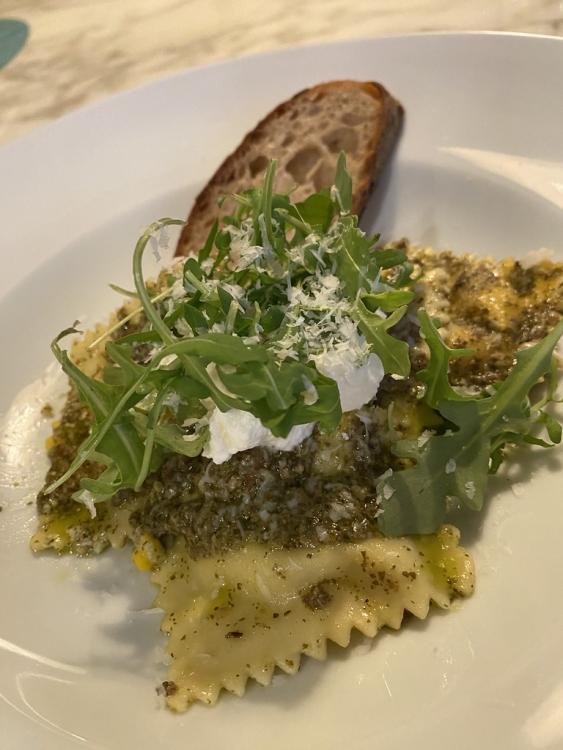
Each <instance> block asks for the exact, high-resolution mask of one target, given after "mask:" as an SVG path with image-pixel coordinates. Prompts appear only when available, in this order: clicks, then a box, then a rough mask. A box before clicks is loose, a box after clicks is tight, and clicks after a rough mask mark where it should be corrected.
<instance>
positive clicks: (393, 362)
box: [354, 297, 411, 378]
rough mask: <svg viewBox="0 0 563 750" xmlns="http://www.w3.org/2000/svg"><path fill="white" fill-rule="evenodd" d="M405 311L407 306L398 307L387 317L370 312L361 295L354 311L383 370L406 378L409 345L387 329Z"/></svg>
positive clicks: (397, 320) (401, 316)
mask: <svg viewBox="0 0 563 750" xmlns="http://www.w3.org/2000/svg"><path fill="white" fill-rule="evenodd" d="M406 312H407V307H406V306H403V307H398V308H397V309H396V310H395V311H394V312H392V313H391V315H389V316H388V317H385V316H383V317H382V316H380V315H378V314H377V313H373V312H370V310H369V309H368V308H367V307H366V305H365V304H364V302H363V300H362V298H361V297H359V298H358V300H357V302H356V305H355V308H354V313H355V316H356V318H357V321H358V325H359V327H360V330H361V332H362V333H363V334H364V336H365V337H366V339H367V341H369V343H370V345H371V348H372V350H373V352H374V353H375V354H377V356H378V357H379V359H380V360H381V362H382V364H383V367H384V369H385V372H387V373H393V374H395V375H400V376H401V377H403V378H406V377H407V376H408V374H409V373H410V369H411V363H410V357H409V345H408V344H407V343H406V341H400V340H399V339H396V338H395V337H394V336H391V334H389V333H387V331H388V330H389V329H390V328H392V327H393V326H394V325H396V324H397V323H398V322H399V321H400V320H401V318H403V316H404V315H405V313H406Z"/></svg>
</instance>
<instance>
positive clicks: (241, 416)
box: [202, 409, 314, 464]
mask: <svg viewBox="0 0 563 750" xmlns="http://www.w3.org/2000/svg"><path fill="white" fill-rule="evenodd" d="M313 427H314V424H312V423H310V424H300V425H296V426H295V427H292V428H291V430H290V431H289V434H288V436H287V437H285V438H280V437H276V436H275V435H273V434H272V432H271V431H270V430H269V429H268V428H267V427H264V425H263V424H262V422H261V421H260V420H259V419H258V418H257V417H255V416H254V415H253V414H250V413H249V412H247V411H240V410H239V409H229V411H224V412H223V411H221V410H220V409H214V410H213V411H212V413H211V416H210V418H209V440H208V441H207V445H206V446H205V448H204V449H203V453H202V455H203V456H205V458H210V459H211V460H212V461H213V463H215V464H222V463H224V462H225V461H228V460H229V459H230V458H231V456H233V455H234V454H235V453H239V452H240V451H245V450H249V449H250V448H257V447H258V446H264V447H266V448H271V449H272V450H277V451H292V450H293V449H294V448H296V447H297V446H298V445H299V443H302V442H303V440H305V439H306V438H308V437H309V435H311V433H312V432H313Z"/></svg>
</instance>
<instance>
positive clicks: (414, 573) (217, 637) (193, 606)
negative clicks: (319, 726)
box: [153, 526, 474, 711]
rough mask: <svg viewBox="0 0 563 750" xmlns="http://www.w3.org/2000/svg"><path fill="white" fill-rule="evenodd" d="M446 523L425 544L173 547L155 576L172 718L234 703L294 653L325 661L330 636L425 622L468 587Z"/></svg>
mask: <svg viewBox="0 0 563 750" xmlns="http://www.w3.org/2000/svg"><path fill="white" fill-rule="evenodd" d="M458 540H459V532H458V530H457V529H455V528H454V527H452V526H444V527H442V528H441V530H440V531H439V532H438V533H437V534H435V535H432V536H428V537H418V538H399V539H390V538H385V537H376V538H374V539H370V540H366V541H363V542H358V543H349V544H336V545H325V546H323V547H320V548H317V549H315V550H307V549H294V550H280V549H278V550H275V549H268V548H267V547H264V546H259V545H253V546H248V547H246V548H244V549H242V550H239V551H236V552H231V553H228V554H225V555H223V556H221V557H204V558H200V559H198V560H190V559H189V558H188V556H187V555H186V553H185V551H184V549H183V546H182V543H181V542H178V543H177V544H176V546H175V547H174V549H173V550H172V551H171V553H170V554H169V555H167V557H166V558H165V560H164V561H163V563H162V565H161V566H160V568H159V569H158V570H157V571H156V572H155V573H154V574H153V581H154V582H155V583H156V584H158V585H159V586H160V589H161V590H160V593H159V594H158V596H157V598H156V601H155V605H156V606H158V607H160V608H162V609H163V610H164V613H165V616H164V620H163V623H162V630H163V631H164V632H165V633H167V634H168V635H169V639H168V647H167V648H168V652H169V655H170V657H171V665H170V668H169V677H168V680H167V681H166V682H165V683H164V686H165V689H166V694H167V702H168V705H169V706H170V708H172V709H174V710H176V711H182V710H185V709H186V708H187V707H188V706H189V705H190V704H191V703H193V702H194V701H202V702H204V703H208V704H213V703H215V702H216V700H217V697H218V695H219V693H220V691H221V690H222V689H226V690H229V691H230V692H232V693H235V694H236V695H242V694H243V693H244V691H245V686H246V682H247V680H248V678H249V677H252V678H253V679H255V680H256V681H257V682H259V683H261V684H262V685H267V684H268V683H269V682H270V680H271V678H272V674H273V672H274V670H275V668H276V667H279V668H280V669H282V670H283V671H284V672H287V673H289V674H293V673H295V672H296V671H297V670H298V669H299V664H300V660H301V655H302V654H306V655H308V656H312V657H314V658H315V659H324V658H325V656H326V644H327V640H331V641H333V642H334V643H337V644H338V645H340V646H343V647H345V646H347V645H348V644H349V641H350V634H351V630H352V628H357V629H358V630H359V631H360V632H362V633H363V634H365V635H366V636H369V637H373V636H375V635H376V634H377V632H378V630H379V629H380V628H382V627H384V626H388V627H391V628H395V629H398V628H399V627H400V625H401V622H402V619H403V615H404V612H405V611H407V612H411V613H412V614H413V615H415V616H416V617H418V618H421V619H424V618H425V617H426V616H427V614H428V611H429V607H430V604H431V603H432V602H434V603H435V604H436V605H437V606H438V607H440V608H442V609H447V608H448V607H449V606H450V603H451V601H452V598H453V597H455V596H456V595H461V596H467V595H470V594H471V593H472V591H473V588H474V573H473V563H472V560H471V558H470V556H469V554H468V553H467V552H466V551H465V550H464V549H463V548H462V547H459V546H458Z"/></svg>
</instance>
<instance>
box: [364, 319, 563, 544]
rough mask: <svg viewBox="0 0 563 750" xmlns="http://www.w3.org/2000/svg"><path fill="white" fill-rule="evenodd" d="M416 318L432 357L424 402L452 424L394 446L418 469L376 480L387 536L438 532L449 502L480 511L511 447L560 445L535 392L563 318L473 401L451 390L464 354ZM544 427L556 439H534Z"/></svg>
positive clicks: (558, 430)
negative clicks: (454, 363) (451, 369)
mask: <svg viewBox="0 0 563 750" xmlns="http://www.w3.org/2000/svg"><path fill="white" fill-rule="evenodd" d="M419 320H420V323H421V327H422V331H423V333H424V335H425V337H426V341H427V343H428V345H429V347H430V353H431V354H430V362H429V364H428V367H427V368H426V369H425V370H423V371H422V372H421V373H419V379H420V380H421V381H422V382H424V383H425V384H426V395H425V398H426V400H427V403H429V404H430V405H431V406H433V405H435V406H436V408H437V410H438V412H439V413H440V414H441V415H442V417H443V418H444V419H445V420H446V423H447V425H449V426H448V428H447V429H446V431H445V432H444V433H443V434H438V435H431V436H422V437H421V438H419V439H415V440H402V441H399V442H398V443H397V444H396V445H395V453H396V454H397V456H399V457H403V458H407V459H410V460H412V461H413V462H414V466H412V467H410V468H407V469H404V470H402V471H397V472H395V473H393V474H392V475H391V476H389V477H384V478H382V479H381V481H380V482H379V485H378V497H379V502H380V507H381V510H382V513H381V516H380V518H379V527H380V529H381V531H382V532H383V533H384V534H387V535H389V536H400V535H402V534H411V533H416V534H428V533H431V532H433V531H435V530H436V529H437V528H438V527H439V525H440V524H441V523H442V522H443V520H444V518H445V516H446V511H447V508H448V504H449V503H458V504H461V505H465V506H466V507H468V508H470V509H472V510H480V509H481V508H482V506H483V502H484V494H485V489H486V486H487V480H488V474H489V472H491V471H492V472H494V471H496V470H497V469H498V466H499V465H500V462H501V461H502V456H503V450H504V448H505V447H506V446H508V445H518V444H519V443H524V442H526V443H532V444H536V445H541V446H551V445H553V444H554V443H558V442H559V441H560V440H561V428H560V426H559V424H558V422H557V421H556V420H555V419H554V418H553V417H552V416H550V415H548V414H547V412H545V411H544V410H543V406H545V399H542V400H541V401H539V402H538V403H536V404H532V403H531V401H530V391H531V390H532V389H533V387H534V386H535V385H536V384H537V383H538V381H540V379H541V378H542V377H543V376H544V375H546V374H548V373H550V372H551V368H552V358H553V351H554V348H555V346H556V345H557V342H558V341H559V339H560V338H561V336H562V335H563V321H561V322H560V323H559V324H558V325H557V326H556V327H555V328H554V329H553V330H552V331H551V332H550V333H549V334H548V335H547V336H546V337H545V338H544V339H543V340H541V341H540V342H539V343H537V344H535V345H534V346H532V347H530V348H528V349H523V350H522V351H520V352H518V354H517V355H516V363H515V365H514V367H513V368H512V370H511V371H510V373H509V374H508V376H507V377H506V379H505V380H504V381H503V382H501V383H500V384H499V385H498V386H497V387H496V388H495V390H494V392H493V393H492V394H491V395H488V396H484V397H481V398H476V397H471V396H464V395H462V394H460V393H458V392H456V391H454V389H453V388H452V387H451V385H450V383H449V380H448V374H447V371H448V364H449V360H450V359H451V358H452V357H455V356H464V355H465V354H467V352H466V351H462V350H457V351H456V350H451V349H448V347H446V346H445V345H444V343H443V342H442V341H441V339H440V337H439V334H438V332H437V329H436V327H435V326H434V325H433V323H432V321H431V320H430V318H429V317H428V315H427V314H426V313H425V312H423V311H421V312H419ZM541 427H545V428H546V431H547V434H548V437H549V439H550V441H551V442H549V443H548V442H546V441H544V440H541V439H539V438H537V437H536V436H535V432H536V430H537V429H538V428H541Z"/></svg>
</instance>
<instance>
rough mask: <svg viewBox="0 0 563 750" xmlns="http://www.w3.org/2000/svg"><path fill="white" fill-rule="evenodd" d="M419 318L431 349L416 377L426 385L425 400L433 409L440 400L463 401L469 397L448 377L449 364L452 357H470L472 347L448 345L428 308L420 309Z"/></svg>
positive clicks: (421, 328)
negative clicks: (464, 347) (458, 347)
mask: <svg viewBox="0 0 563 750" xmlns="http://www.w3.org/2000/svg"><path fill="white" fill-rule="evenodd" d="M418 320H419V322H420V330H421V333H422V337H423V338H424V340H425V341H426V343H427V344H428V348H429V349H430V359H429V361H428V365H427V367H426V368H425V369H424V370H420V372H418V373H417V375H416V379H417V380H419V381H420V382H421V383H424V385H425V386H426V389H425V392H424V400H425V401H426V403H427V404H428V406H431V407H432V408H433V409H436V408H437V406H438V404H439V402H440V401H446V400H448V399H449V400H454V401H461V400H465V399H466V398H467V397H466V396H463V395H461V394H460V393H458V392H457V391H455V390H454V389H453V388H452V387H451V385H450V381H449V379H448V372H449V365H450V361H451V360H452V359H459V358H460V357H469V356H471V355H472V354H473V350H472V349H451V348H450V347H449V346H446V344H445V343H444V341H443V339H442V337H441V336H440V334H439V333H438V329H437V328H436V326H435V325H434V323H433V322H432V320H431V319H430V316H429V315H428V313H427V312H426V310H419V311H418Z"/></svg>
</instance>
